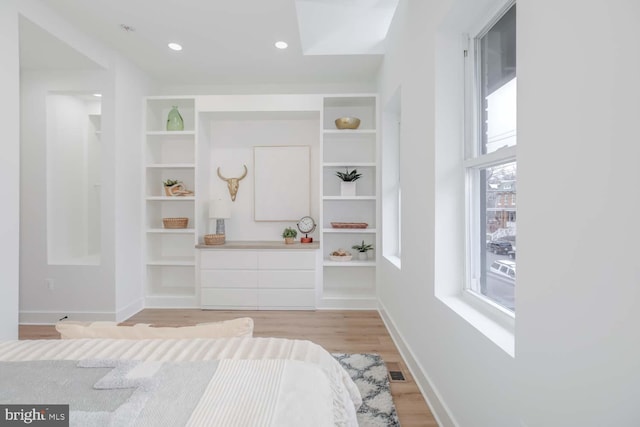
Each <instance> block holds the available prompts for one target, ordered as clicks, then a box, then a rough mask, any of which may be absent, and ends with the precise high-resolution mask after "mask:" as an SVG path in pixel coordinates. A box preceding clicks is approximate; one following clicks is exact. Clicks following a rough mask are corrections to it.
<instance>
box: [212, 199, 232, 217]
mask: <svg viewBox="0 0 640 427" xmlns="http://www.w3.org/2000/svg"><path fill="white" fill-rule="evenodd" d="M209 218H216V219H229V218H231V205H230V204H229V203H228V202H227V201H226V200H224V199H213V200H211V201H210V202H209Z"/></svg>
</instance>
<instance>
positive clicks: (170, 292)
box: [143, 97, 197, 307]
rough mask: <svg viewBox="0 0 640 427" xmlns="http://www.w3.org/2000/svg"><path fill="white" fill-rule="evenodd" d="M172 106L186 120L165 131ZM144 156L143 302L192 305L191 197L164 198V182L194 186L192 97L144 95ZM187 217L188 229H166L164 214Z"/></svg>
mask: <svg viewBox="0 0 640 427" xmlns="http://www.w3.org/2000/svg"><path fill="white" fill-rule="evenodd" d="M172 106H177V107H178V111H179V112H180V115H181V116H182V118H183V120H184V130H182V131H168V130H166V120H167V116H168V114H169V111H170V110H171V108H172ZM145 113H146V128H145V155H144V182H145V185H144V191H145V193H144V196H143V198H144V212H145V234H146V236H145V254H146V258H145V263H146V290H145V295H146V305H147V306H148V307H195V306H197V296H196V288H195V260H196V258H195V249H194V245H195V244H196V243H197V239H196V232H195V230H196V229H197V227H196V223H195V221H196V215H195V200H196V197H195V196H189V197H167V196H166V195H165V194H164V188H163V181H165V180H167V179H176V180H179V181H182V183H183V184H184V185H185V186H186V188H187V189H188V190H191V191H194V192H195V194H197V188H196V153H197V149H196V132H195V129H196V114H195V98H190V97H149V98H147V99H146V108H145ZM174 217H186V218H189V223H188V226H187V228H186V229H166V228H164V227H163V223H162V218H174Z"/></svg>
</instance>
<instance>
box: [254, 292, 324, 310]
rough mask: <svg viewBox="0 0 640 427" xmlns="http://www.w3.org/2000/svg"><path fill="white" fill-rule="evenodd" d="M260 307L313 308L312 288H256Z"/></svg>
mask: <svg viewBox="0 0 640 427" xmlns="http://www.w3.org/2000/svg"><path fill="white" fill-rule="evenodd" d="M258 305H259V306H260V308H261V309H279V308H283V309H286V308H307V309H308V308H314V307H315V291H314V290H313V289H258Z"/></svg>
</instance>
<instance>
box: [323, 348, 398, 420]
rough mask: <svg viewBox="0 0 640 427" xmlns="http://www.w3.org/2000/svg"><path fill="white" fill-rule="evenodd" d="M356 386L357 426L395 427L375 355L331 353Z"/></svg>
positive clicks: (383, 373)
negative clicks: (357, 403) (358, 394)
mask: <svg viewBox="0 0 640 427" xmlns="http://www.w3.org/2000/svg"><path fill="white" fill-rule="evenodd" d="M333 357H335V358H336V360H337V361H338V362H340V364H341V365H342V367H343V368H344V369H345V370H346V371H347V372H348V373H349V376H350V377H351V378H352V379H353V381H354V382H355V383H356V385H357V386H358V390H360V394H361V395H362V406H361V407H360V410H358V414H357V415H358V424H360V427H399V426H400V422H399V421H398V414H397V413H396V407H395V405H394V404H393V399H392V397H391V389H390V388H389V378H388V377H387V367H386V366H385V364H384V361H383V360H382V358H381V357H380V356H379V355H377V354H344V353H333Z"/></svg>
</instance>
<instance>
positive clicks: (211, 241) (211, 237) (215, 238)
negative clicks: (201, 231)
mask: <svg viewBox="0 0 640 427" xmlns="http://www.w3.org/2000/svg"><path fill="white" fill-rule="evenodd" d="M223 243H224V234H205V235H204V244H205V245H221V244H223Z"/></svg>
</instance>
